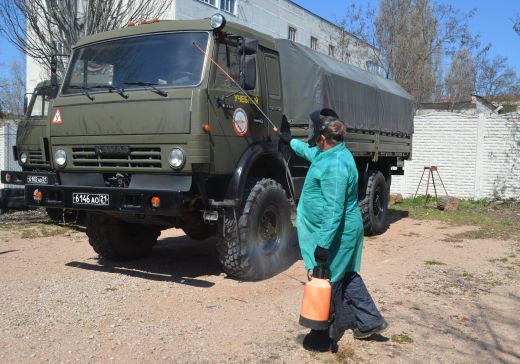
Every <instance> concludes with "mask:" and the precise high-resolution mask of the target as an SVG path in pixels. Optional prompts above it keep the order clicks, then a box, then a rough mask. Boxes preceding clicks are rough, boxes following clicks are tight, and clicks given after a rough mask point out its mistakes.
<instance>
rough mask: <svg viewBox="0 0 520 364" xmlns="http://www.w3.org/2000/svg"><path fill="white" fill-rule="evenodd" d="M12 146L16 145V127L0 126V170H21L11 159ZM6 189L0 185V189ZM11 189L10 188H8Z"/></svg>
mask: <svg viewBox="0 0 520 364" xmlns="http://www.w3.org/2000/svg"><path fill="white" fill-rule="evenodd" d="M13 145H16V126H14V125H10V124H7V125H4V126H0V170H2V171H6V170H14V171H19V170H21V168H20V165H19V164H18V162H16V161H15V160H14V158H13ZM4 187H8V186H7V185H2V184H0V188H4ZM10 187H12V186H10Z"/></svg>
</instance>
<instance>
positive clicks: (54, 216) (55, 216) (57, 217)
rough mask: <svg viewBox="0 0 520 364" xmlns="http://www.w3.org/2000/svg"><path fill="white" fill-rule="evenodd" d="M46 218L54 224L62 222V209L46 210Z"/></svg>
mask: <svg viewBox="0 0 520 364" xmlns="http://www.w3.org/2000/svg"><path fill="white" fill-rule="evenodd" d="M45 211H46V212H47V216H49V219H51V220H52V221H54V222H63V209H52V208H46V209H45Z"/></svg>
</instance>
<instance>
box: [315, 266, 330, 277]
mask: <svg viewBox="0 0 520 364" xmlns="http://www.w3.org/2000/svg"><path fill="white" fill-rule="evenodd" d="M312 276H313V277H314V278H320V279H329V278H330V272H329V270H328V269H327V267H326V266H325V264H320V265H317V266H316V267H314V269H313V270H312Z"/></svg>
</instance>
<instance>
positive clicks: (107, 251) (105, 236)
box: [86, 213, 161, 260]
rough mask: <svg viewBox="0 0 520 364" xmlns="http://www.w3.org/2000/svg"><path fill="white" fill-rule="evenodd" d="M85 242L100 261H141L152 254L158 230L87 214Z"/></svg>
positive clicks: (108, 217) (104, 216) (107, 216)
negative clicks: (140, 259) (139, 259)
mask: <svg viewBox="0 0 520 364" xmlns="http://www.w3.org/2000/svg"><path fill="white" fill-rule="evenodd" d="M86 227H87V236H88V242H89V244H90V245H91V246H92V248H93V249H94V251H95V252H96V253H98V254H99V255H100V256H101V257H103V258H106V259H110V260H128V259H136V258H141V257H144V256H146V255H148V254H149V253H150V252H151V251H152V247H153V246H154V245H155V244H156V243H157V238H158V237H159V234H160V233H161V230H160V229H159V228H157V227H154V226H146V225H141V224H132V223H128V222H124V221H121V220H118V219H116V218H114V217H112V216H109V215H103V214H94V213H89V214H87V219H86Z"/></svg>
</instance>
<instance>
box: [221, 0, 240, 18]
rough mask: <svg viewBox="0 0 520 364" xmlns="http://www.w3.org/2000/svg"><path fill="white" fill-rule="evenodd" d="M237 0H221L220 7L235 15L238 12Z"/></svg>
mask: <svg viewBox="0 0 520 364" xmlns="http://www.w3.org/2000/svg"><path fill="white" fill-rule="evenodd" d="M236 6H237V2H236V0H220V8H221V9H222V10H224V11H226V12H228V13H231V14H233V15H235V14H236V10H237V9H236Z"/></svg>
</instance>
